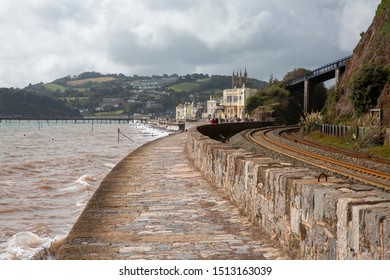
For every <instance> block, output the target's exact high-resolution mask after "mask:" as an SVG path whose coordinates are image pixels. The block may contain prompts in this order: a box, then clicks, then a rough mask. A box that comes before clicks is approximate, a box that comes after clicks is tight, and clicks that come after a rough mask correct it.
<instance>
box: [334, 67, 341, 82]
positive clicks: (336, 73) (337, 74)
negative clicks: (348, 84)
mask: <svg viewBox="0 0 390 280" xmlns="http://www.w3.org/2000/svg"><path fill="white" fill-rule="evenodd" d="M340 77H341V73H340V68H337V69H336V70H335V78H336V80H335V84H336V85H337V83H338V82H339V79H340Z"/></svg>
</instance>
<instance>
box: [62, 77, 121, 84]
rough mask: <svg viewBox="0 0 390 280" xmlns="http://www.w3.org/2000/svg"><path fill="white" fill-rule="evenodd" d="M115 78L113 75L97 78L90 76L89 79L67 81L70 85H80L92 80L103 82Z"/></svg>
mask: <svg viewBox="0 0 390 280" xmlns="http://www.w3.org/2000/svg"><path fill="white" fill-rule="evenodd" d="M113 80H115V78H113V77H99V78H90V79H84V80H75V81H69V82H68V85H71V86H81V85H84V84H86V83H89V82H92V83H104V82H109V81H113Z"/></svg>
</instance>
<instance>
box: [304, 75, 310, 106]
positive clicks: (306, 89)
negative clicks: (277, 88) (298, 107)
mask: <svg viewBox="0 0 390 280" xmlns="http://www.w3.org/2000/svg"><path fill="white" fill-rule="evenodd" d="M309 88H310V87H309V80H305V82H304V92H303V112H304V113H307V111H308V109H309Z"/></svg>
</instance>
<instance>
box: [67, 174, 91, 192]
mask: <svg viewBox="0 0 390 280" xmlns="http://www.w3.org/2000/svg"><path fill="white" fill-rule="evenodd" d="M94 182H96V179H95V178H94V177H92V176H90V175H83V176H81V177H80V178H78V179H77V180H76V181H75V182H74V183H73V184H72V185H71V186H69V187H67V188H65V189H64V191H68V192H78V191H90V190H92V185H91V183H94Z"/></svg>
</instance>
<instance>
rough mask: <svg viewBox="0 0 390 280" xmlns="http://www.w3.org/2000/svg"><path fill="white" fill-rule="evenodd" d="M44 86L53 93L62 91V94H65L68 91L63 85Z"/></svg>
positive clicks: (50, 84)
mask: <svg viewBox="0 0 390 280" xmlns="http://www.w3.org/2000/svg"><path fill="white" fill-rule="evenodd" d="M44 86H45V87H46V88H48V89H50V90H52V91H57V90H59V91H61V92H64V91H65V90H66V87H64V86H61V85H57V84H54V83H49V84H44Z"/></svg>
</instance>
